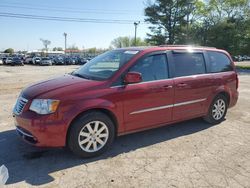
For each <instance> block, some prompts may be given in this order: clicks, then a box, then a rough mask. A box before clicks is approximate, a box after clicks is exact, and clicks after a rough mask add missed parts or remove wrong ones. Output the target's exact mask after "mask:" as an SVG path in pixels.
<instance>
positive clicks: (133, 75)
mask: <svg viewBox="0 0 250 188" xmlns="http://www.w3.org/2000/svg"><path fill="white" fill-rule="evenodd" d="M139 82H142V76H141V73H139V72H128V73H127V74H126V75H125V77H124V83H125V84H134V83H139Z"/></svg>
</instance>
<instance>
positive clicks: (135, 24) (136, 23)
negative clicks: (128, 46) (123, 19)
mask: <svg viewBox="0 0 250 188" xmlns="http://www.w3.org/2000/svg"><path fill="white" fill-rule="evenodd" d="M139 24H140V21H138V22H134V26H135V46H136V34H137V26H138V25H139Z"/></svg>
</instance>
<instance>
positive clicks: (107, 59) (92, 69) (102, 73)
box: [73, 50, 139, 80]
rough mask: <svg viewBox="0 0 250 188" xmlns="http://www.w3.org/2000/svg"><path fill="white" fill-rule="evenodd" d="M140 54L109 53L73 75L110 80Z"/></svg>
mask: <svg viewBox="0 0 250 188" xmlns="http://www.w3.org/2000/svg"><path fill="white" fill-rule="evenodd" d="M138 52H139V51H135V50H113V51H108V52H106V53H104V54H101V55H99V56H97V57H96V58H94V59H92V60H91V61H89V62H87V63H86V64H85V65H83V66H82V67H80V68H79V69H78V70H76V71H75V72H73V75H75V76H79V77H83V78H86V79H93V80H106V79H109V78H110V77H111V76H113V75H114V73H115V72H116V71H118V70H119V69H120V68H121V67H122V66H123V65H124V64H126V63H127V62H128V61H129V60H130V59H132V57H134V56H135V55H136V54H137V53H138Z"/></svg>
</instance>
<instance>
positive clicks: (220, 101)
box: [204, 95, 228, 124]
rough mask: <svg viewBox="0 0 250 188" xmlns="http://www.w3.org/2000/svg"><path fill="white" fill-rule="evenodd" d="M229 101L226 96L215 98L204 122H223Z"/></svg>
mask: <svg viewBox="0 0 250 188" xmlns="http://www.w3.org/2000/svg"><path fill="white" fill-rule="evenodd" d="M227 107H228V101H227V98H226V97H225V96H224V95H218V96H217V97H215V99H214V100H213V102H212V103H211V105H210V108H209V112H208V115H207V116H206V117H204V120H205V121H207V122H208V123H211V124H218V123H220V122H222V121H223V120H224V118H225V116H226V114H227Z"/></svg>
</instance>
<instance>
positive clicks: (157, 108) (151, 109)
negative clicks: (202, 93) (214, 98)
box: [129, 98, 207, 115]
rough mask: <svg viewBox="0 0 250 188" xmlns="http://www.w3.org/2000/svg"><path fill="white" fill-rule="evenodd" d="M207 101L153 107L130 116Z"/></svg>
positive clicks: (198, 100)
mask: <svg viewBox="0 0 250 188" xmlns="http://www.w3.org/2000/svg"><path fill="white" fill-rule="evenodd" d="M205 100H207V99H206V98H203V99H197V100H191V101H186V102H181V103H176V104H169V105H164V106H158V107H153V108H146V109H142V110H138V111H134V112H131V113H129V114H130V115H133V114H140V113H144V112H151V111H156V110H163V109H167V108H172V107H176V106H184V105H188V104H194V103H198V102H203V101H205Z"/></svg>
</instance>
